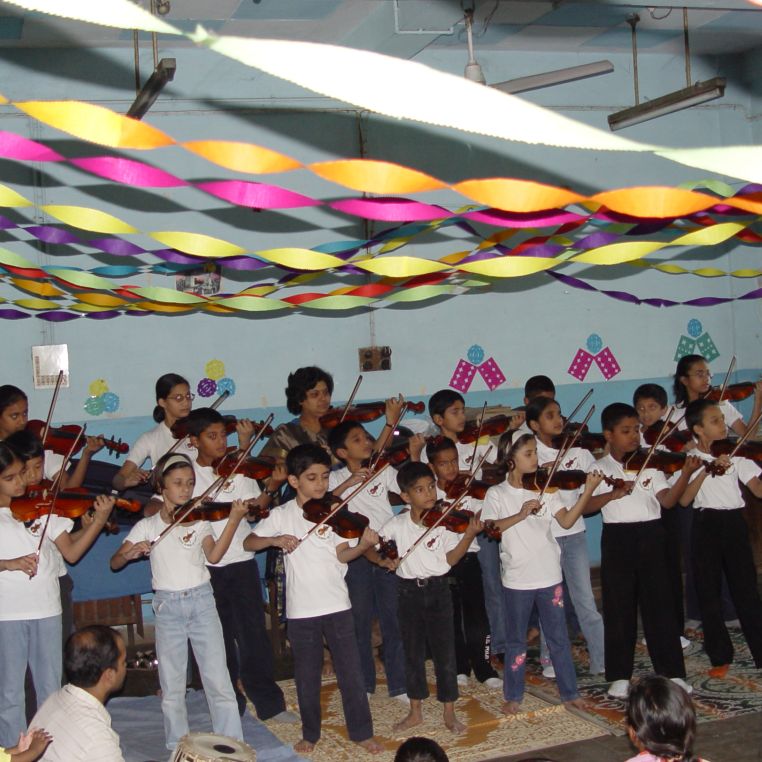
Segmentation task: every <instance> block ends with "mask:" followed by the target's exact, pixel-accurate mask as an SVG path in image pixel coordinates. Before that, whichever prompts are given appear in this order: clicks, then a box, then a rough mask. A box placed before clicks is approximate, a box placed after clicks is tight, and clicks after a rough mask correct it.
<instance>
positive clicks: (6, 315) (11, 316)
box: [0, 309, 32, 320]
mask: <svg viewBox="0 0 762 762" xmlns="http://www.w3.org/2000/svg"><path fill="white" fill-rule="evenodd" d="M29 317H32V316H31V315H28V314H27V313H26V312H21V310H11V309H0V319H2V320H24V318H29Z"/></svg>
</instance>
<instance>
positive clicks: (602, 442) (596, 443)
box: [550, 424, 606, 452]
mask: <svg viewBox="0 0 762 762" xmlns="http://www.w3.org/2000/svg"><path fill="white" fill-rule="evenodd" d="M572 425H576V426H579V424H572ZM574 433H575V432H573V431H567V430H566V429H564V433H561V434H558V435H557V436H555V437H553V439H552V441H551V443H550V446H551V447H553V448H554V449H556V450H561V449H562V448H563V447H564V445H565V444H566V440H567V438H568V436H569V434H571V435H572V436H573V434H574ZM574 446H575V447H580V448H582V449H583V450H590V452H598V451H600V450H603V449H604V448H605V447H606V437H604V436H603V434H598V433H596V432H593V431H588V430H587V427H585V428H584V429H583V430H582V433H581V434H580V435H579V436H578V437H577V439H576V440H575V441H574Z"/></svg>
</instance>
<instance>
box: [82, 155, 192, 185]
mask: <svg viewBox="0 0 762 762" xmlns="http://www.w3.org/2000/svg"><path fill="white" fill-rule="evenodd" d="M69 162H70V163H71V164H73V165H74V166H75V167H79V168H80V169H84V170H85V172H91V173H92V174H94V175H98V177H105V178H106V179H107V180H113V181H114V182H117V183H126V184H128V185H134V186H137V187H138V188H177V187H181V186H187V185H190V183H187V182H186V181H185V180H181V179H180V178H179V177H175V176H174V175H171V174H169V172H165V171H164V170H163V169H157V168H156V167H150V166H149V165H148V164H143V162H140V161H133V160H132V159H121V158H119V157H116V156H95V157H93V158H90V159H69Z"/></svg>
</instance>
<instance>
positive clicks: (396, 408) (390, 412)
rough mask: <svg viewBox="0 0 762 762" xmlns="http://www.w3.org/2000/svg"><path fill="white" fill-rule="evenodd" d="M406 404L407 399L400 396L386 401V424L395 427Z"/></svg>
mask: <svg viewBox="0 0 762 762" xmlns="http://www.w3.org/2000/svg"><path fill="white" fill-rule="evenodd" d="M404 404H405V398H404V397H403V396H402V395H401V394H399V395H398V396H396V397H389V399H388V400H385V402H384V405H385V409H384V413H385V414H386V422H387V423H388V424H389V425H390V426H394V424H395V423H396V422H397V419H398V418H399V415H400V411H401V410H402V406H403V405H404Z"/></svg>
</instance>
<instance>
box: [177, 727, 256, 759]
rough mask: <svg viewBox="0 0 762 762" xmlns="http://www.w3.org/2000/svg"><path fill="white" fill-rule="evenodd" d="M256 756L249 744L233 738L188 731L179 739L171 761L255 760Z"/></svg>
mask: <svg viewBox="0 0 762 762" xmlns="http://www.w3.org/2000/svg"><path fill="white" fill-rule="evenodd" d="M178 755H179V756H178ZM256 758H257V755H256V754H255V752H254V749H252V748H251V746H249V745H248V744H246V743H244V742H243V741H237V740H236V739H235V738H228V736H220V735H217V734H216V733H188V735H187V736H183V737H182V738H181V739H180V743H179V744H178V745H177V749H176V750H175V756H174V757H173V762H255V760H256Z"/></svg>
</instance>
